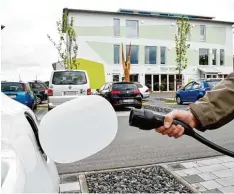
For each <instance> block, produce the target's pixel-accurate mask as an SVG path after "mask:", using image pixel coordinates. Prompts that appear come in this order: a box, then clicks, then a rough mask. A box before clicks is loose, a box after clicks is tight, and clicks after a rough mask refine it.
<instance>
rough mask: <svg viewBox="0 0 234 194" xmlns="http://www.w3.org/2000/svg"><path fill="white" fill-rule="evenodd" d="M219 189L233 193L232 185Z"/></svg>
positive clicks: (233, 187)
mask: <svg viewBox="0 0 234 194" xmlns="http://www.w3.org/2000/svg"><path fill="white" fill-rule="evenodd" d="M219 190H220V191H222V192H223V193H234V186H230V187H222V188H220V189H219Z"/></svg>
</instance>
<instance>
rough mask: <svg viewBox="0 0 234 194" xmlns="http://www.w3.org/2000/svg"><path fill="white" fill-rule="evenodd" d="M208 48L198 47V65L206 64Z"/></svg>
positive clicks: (207, 61)
mask: <svg viewBox="0 0 234 194" xmlns="http://www.w3.org/2000/svg"><path fill="white" fill-rule="evenodd" d="M208 55H209V49H199V65H208V63H209V56H208Z"/></svg>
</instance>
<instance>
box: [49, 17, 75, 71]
mask: <svg viewBox="0 0 234 194" xmlns="http://www.w3.org/2000/svg"><path fill="white" fill-rule="evenodd" d="M56 26H57V32H58V34H59V41H58V43H56V41H54V40H53V39H52V38H51V36H50V35H48V34H47V37H48V39H49V40H50V42H52V44H53V45H54V47H55V48H56V50H57V51H58V54H59V57H60V58H61V59H62V60H63V61H64V64H65V69H78V62H77V54H78V45H77V43H76V32H75V29H74V18H71V20H70V21H69V19H68V16H67V14H66V13H64V14H63V21H61V20H59V21H57V22H56Z"/></svg>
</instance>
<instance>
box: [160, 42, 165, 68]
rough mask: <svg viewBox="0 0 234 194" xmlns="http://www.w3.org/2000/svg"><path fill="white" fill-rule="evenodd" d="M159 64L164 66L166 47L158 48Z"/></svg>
mask: <svg viewBox="0 0 234 194" xmlns="http://www.w3.org/2000/svg"><path fill="white" fill-rule="evenodd" d="M160 64H166V47H165V46H161V47H160Z"/></svg>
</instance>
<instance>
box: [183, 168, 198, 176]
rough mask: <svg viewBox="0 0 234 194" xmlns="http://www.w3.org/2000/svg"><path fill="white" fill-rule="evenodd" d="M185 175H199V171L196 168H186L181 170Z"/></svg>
mask: <svg viewBox="0 0 234 194" xmlns="http://www.w3.org/2000/svg"><path fill="white" fill-rule="evenodd" d="M182 171H183V172H184V173H185V174H187V175H193V174H199V173H201V172H200V171H198V170H197V169H196V168H188V169H185V170H182Z"/></svg>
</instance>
